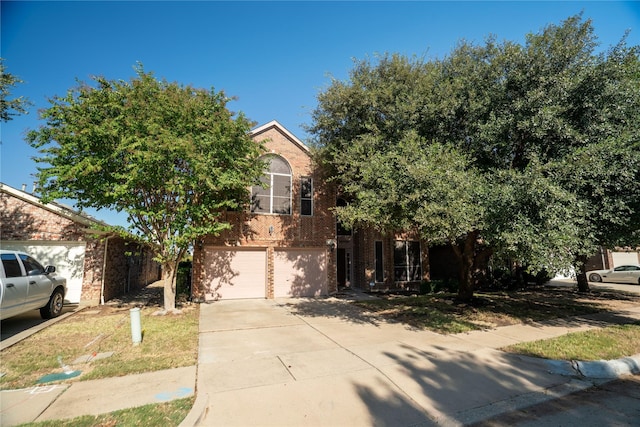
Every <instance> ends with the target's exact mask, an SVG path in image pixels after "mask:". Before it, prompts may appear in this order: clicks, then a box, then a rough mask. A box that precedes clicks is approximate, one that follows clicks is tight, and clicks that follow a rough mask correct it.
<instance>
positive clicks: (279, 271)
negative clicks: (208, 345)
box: [192, 121, 337, 300]
mask: <svg viewBox="0 0 640 427" xmlns="http://www.w3.org/2000/svg"><path fill="white" fill-rule="evenodd" d="M251 135H252V138H253V139H254V140H256V141H264V145H265V147H266V150H267V153H266V154H265V155H264V160H266V161H267V162H268V164H269V168H268V171H267V173H266V174H265V176H264V177H263V182H264V185H257V186H254V187H253V188H252V189H251V190H252V191H251V192H252V196H251V210H250V212H226V213H224V216H223V220H225V221H228V222H229V223H230V224H232V229H231V230H228V231H226V232H223V233H222V234H221V235H220V236H209V237H206V238H204V239H202V240H200V241H198V242H196V244H195V248H194V256H193V278H192V280H193V284H192V292H193V295H194V297H196V298H200V299H205V300H217V299H230V298H277V297H286V296H293V297H298V296H319V295H327V294H329V293H331V292H334V291H335V290H336V289H337V283H336V250H335V249H336V242H335V219H334V214H333V211H332V210H331V208H332V207H333V206H335V192H334V191H333V189H332V187H331V186H330V185H327V183H325V182H324V181H323V179H322V176H321V173H320V171H319V170H318V169H317V168H316V167H314V165H313V162H312V160H311V156H310V152H309V149H308V147H306V146H305V145H304V144H303V143H302V142H301V141H300V140H299V139H298V138H296V137H295V136H294V135H293V134H291V133H290V132H289V131H288V130H287V129H285V128H284V127H283V126H282V125H280V124H279V123H278V122H276V121H272V122H269V123H267V124H265V125H263V126H260V127H258V128H256V129H254V130H253V131H252V132H251Z"/></svg>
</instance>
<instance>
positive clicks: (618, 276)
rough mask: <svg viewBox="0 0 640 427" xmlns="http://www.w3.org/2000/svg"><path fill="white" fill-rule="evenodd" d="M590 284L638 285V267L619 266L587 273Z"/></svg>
mask: <svg viewBox="0 0 640 427" xmlns="http://www.w3.org/2000/svg"><path fill="white" fill-rule="evenodd" d="M587 279H589V281H590V282H611V283H634V284H638V285H640V265H635V264H627V265H620V266H618V267H615V268H613V269H611V270H593V271H587Z"/></svg>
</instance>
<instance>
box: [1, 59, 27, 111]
mask: <svg viewBox="0 0 640 427" xmlns="http://www.w3.org/2000/svg"><path fill="white" fill-rule="evenodd" d="M20 83H22V80H20V79H19V78H18V77H16V76H14V75H13V74H11V73H8V72H7V69H6V66H5V65H4V58H0V121H3V122H8V121H9V120H11V119H13V116H15V115H18V114H27V112H28V111H27V108H29V106H30V105H31V102H30V101H29V100H28V99H26V98H25V97H23V96H19V97H17V98H13V99H9V98H10V96H11V89H12V88H13V87H15V86H17V85H18V84H20Z"/></svg>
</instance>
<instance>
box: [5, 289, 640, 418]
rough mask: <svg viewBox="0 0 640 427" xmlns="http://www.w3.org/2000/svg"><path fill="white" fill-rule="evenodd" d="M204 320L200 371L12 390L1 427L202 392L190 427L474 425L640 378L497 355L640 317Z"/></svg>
mask: <svg viewBox="0 0 640 427" xmlns="http://www.w3.org/2000/svg"><path fill="white" fill-rule="evenodd" d="M200 310H201V311H200V344H199V361H198V367H197V369H196V367H195V366H192V367H186V368H177V369H171V370H166V371H159V372H151V373H145V374H139V375H130V376H126V377H118V378H108V379H103V380H93V381H78V382H72V383H70V384H64V385H42V386H38V387H32V388H29V389H24V390H8V391H2V392H1V393H0V407H1V417H0V425H2V426H3V427H4V426H14V425H17V424H20V423H24V422H30V421H42V420H51V419H66V418H73V417H77V416H81V415H97V414H101V413H108V412H111V411H114V410H118V409H126V408H131V407H136V406H141V405H145V404H149V403H160V402H164V401H168V400H172V399H176V398H181V397H188V396H192V395H193V394H194V388H197V398H196V403H195V405H194V407H193V409H192V411H191V412H190V414H189V416H188V417H187V418H186V419H185V420H184V421H183V423H182V424H181V425H182V426H189V427H191V426H195V425H198V426H210V425H224V426H227V425H229V426H231V425H243V426H244V425H277V426H282V425H305V426H327V425H332V426H333V425H347V424H348V425H350V426H369V425H394V426H409V425H411V426H414V425H464V424H470V423H473V422H477V421H481V420H484V419H487V418H490V417H496V416H499V415H500V414H504V413H507V412H509V411H512V410H513V409H515V408H521V407H528V406H530V405H533V404H536V403H539V402H544V401H546V400H548V399H552V398H555V397H560V396H564V395H567V394H569V393H573V392H575V391H578V390H582V389H585V388H588V387H592V386H593V385H594V384H600V383H602V382H604V381H607V380H608V378H613V377H617V376H620V375H625V374H628V373H631V372H634V370H637V369H638V368H639V367H640V356H638V357H635V358H629V359H628V360H624V361H618V362H615V363H598V364H594V365H593V366H591V367H589V366H586V365H583V366H581V367H579V368H580V369H579V370H575V369H574V367H573V365H571V364H570V363H568V362H562V363H559V362H553V361H545V360H540V359H535V358H527V357H521V356H516V355H512V354H508V353H503V352H500V351H497V350H496V349H497V348H499V347H502V346H504V345H507V344H511V343H516V342H522V341H533V340H536V339H542V338H549V337H554V336H558V335H563V334H566V333H568V332H572V331H577V330H585V329H590V328H597V327H602V326H606V325H607V324H611V323H628V322H631V321H634V320H638V319H640V307H638V308H637V309H634V310H633V311H629V312H620V313H603V314H600V315H592V316H583V317H576V318H571V319H563V320H556V321H551V322H541V323H532V324H528V325H513V326H505V327H500V328H496V329H491V330H487V331H475V332H471V333H465V334H457V335H446V336H445V335H439V334H435V333H432V332H428V331H418V330H413V329H411V328H409V327H407V326H405V325H402V324H398V323H388V322H383V321H380V320H379V319H378V318H377V317H375V316H369V315H367V314H365V313H362V312H361V311H360V310H358V309H356V308H354V307H353V306H351V305H350V304H349V303H348V302H346V301H345V300H342V299H337V298H328V299H317V300H313V299H297V300H291V299H283V300H275V301H274V300H237V301H220V302H217V303H214V304H202V305H201V307H200ZM594 366H595V367H597V369H596V368H594ZM603 366H604V367H606V369H603V368H602V367H603ZM592 376H604V377H607V378H604V379H595V378H591V377H592ZM196 377H197V379H196Z"/></svg>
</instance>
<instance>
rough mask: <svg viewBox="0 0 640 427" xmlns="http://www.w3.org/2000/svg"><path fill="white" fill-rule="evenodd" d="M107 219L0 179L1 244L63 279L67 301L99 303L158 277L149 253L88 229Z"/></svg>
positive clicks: (137, 287)
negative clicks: (49, 200)
mask: <svg viewBox="0 0 640 427" xmlns="http://www.w3.org/2000/svg"><path fill="white" fill-rule="evenodd" d="M104 225H105V224H104V223H102V222H100V221H97V220H96V219H94V218H91V217H89V216H87V215H84V214H82V213H78V212H76V211H74V210H72V209H70V208H68V207H65V206H63V205H61V204H58V203H46V204H44V203H42V202H41V201H40V199H39V198H38V197H36V196H34V195H33V194H29V193H26V192H25V191H20V190H17V189H15V188H12V187H10V186H8V185H5V184H2V183H0V247H1V248H2V249H14V250H21V251H24V252H27V253H29V254H31V255H33V256H34V258H36V259H37V260H38V261H40V262H41V263H42V264H43V265H54V266H55V267H56V269H57V272H58V273H59V274H60V275H61V276H64V277H66V278H67V287H68V291H67V295H66V297H65V302H66V303H71V304H80V303H82V304H90V305H94V304H98V303H104V302H105V301H108V300H109V299H111V298H114V297H116V296H119V295H122V294H124V293H127V292H128V291H130V290H136V289H140V288H142V287H144V286H146V285H147V284H149V283H151V282H153V281H155V280H157V279H158V278H159V268H158V265H157V263H156V262H154V261H153V260H152V258H153V254H152V253H151V252H150V251H149V250H148V249H147V248H145V247H142V246H140V245H139V244H137V243H135V242H133V241H126V240H125V239H123V238H121V237H119V236H116V235H113V234H108V233H104V232H97V231H95V230H92V229H91V228H92V227H95V226H104Z"/></svg>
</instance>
